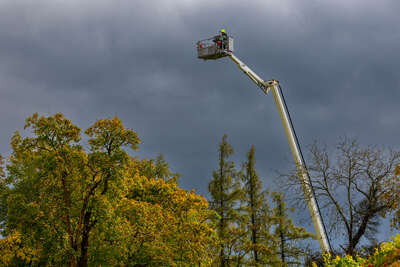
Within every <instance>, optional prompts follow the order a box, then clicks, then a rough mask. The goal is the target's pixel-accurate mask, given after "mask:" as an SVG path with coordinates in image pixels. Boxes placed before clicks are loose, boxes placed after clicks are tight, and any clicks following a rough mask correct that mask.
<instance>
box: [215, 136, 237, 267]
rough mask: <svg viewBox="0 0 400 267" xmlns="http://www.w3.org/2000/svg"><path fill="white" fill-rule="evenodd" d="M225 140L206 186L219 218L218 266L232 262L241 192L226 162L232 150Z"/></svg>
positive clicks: (228, 162) (231, 167)
mask: <svg viewBox="0 0 400 267" xmlns="http://www.w3.org/2000/svg"><path fill="white" fill-rule="evenodd" d="M226 139H227V135H226V134H225V135H224V136H223V137H222V142H221V143H220V144H219V163H218V170H216V171H214V172H213V178H212V180H211V182H210V183H209V186H208V190H209V192H210V194H211V208H212V209H213V210H215V211H216V212H217V213H218V215H219V217H220V219H219V221H218V223H217V232H218V236H219V239H220V248H219V253H218V254H219V255H218V259H217V261H216V262H217V263H218V264H219V265H220V266H229V264H230V262H231V261H232V252H233V249H234V246H235V243H236V241H238V240H239V239H238V238H237V234H238V233H237V232H238V230H240V229H238V225H237V222H238V220H237V219H238V217H239V214H238V211H237V207H236V205H237V204H238V200H239V199H240V196H241V190H240V184H239V182H238V180H237V171H236V169H235V166H234V163H233V162H232V161H229V160H228V158H229V156H231V155H232V154H233V153H234V152H233V148H232V147H231V146H230V145H229V144H228V142H227V141H226ZM240 232H241V231H240ZM239 234H240V233H239Z"/></svg>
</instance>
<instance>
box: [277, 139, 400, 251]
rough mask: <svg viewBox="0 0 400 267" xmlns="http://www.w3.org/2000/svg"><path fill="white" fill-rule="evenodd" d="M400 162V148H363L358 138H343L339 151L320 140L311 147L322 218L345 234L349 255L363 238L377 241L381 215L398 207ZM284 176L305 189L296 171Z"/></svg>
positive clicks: (343, 242) (311, 167) (343, 244)
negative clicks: (396, 170) (396, 178)
mask: <svg viewBox="0 0 400 267" xmlns="http://www.w3.org/2000/svg"><path fill="white" fill-rule="evenodd" d="M399 162H400V153H399V152H398V151H394V150H392V149H383V148H379V147H376V146H367V147H362V146H360V145H359V144H358V143H357V141H356V140H349V139H344V140H342V141H341V142H339V143H338V145H337V149H336V153H335V154H333V153H330V152H328V149H327V147H326V146H325V147H322V146H319V145H318V144H316V143H315V144H313V145H312V146H311V147H310V157H309V160H308V170H309V173H310V177H311V180H312V184H313V187H314V190H315V194H316V197H317V198H318V199H319V201H320V203H321V205H320V206H321V212H322V216H323V218H327V220H326V222H327V223H328V226H329V227H328V229H329V231H330V232H331V233H341V234H343V235H344V236H343V237H341V238H342V239H340V238H339V239H338V243H341V244H340V245H339V246H340V248H341V249H342V250H343V251H344V252H345V253H346V254H350V255H354V254H355V252H356V250H357V248H358V247H359V244H360V242H361V241H362V239H363V238H364V239H373V238H374V235H375V232H376V229H377V225H378V224H379V221H380V219H381V217H382V216H383V215H385V214H386V213H387V212H389V211H390V210H391V209H392V208H393V207H395V206H398V203H399V198H398V194H397V193H396V190H395V188H394V186H395V185H396V183H392V182H391V181H392V179H393V175H392V173H393V170H394V168H395V166H396V164H398V163H399ZM284 176H285V177H286V178H288V179H287V180H286V181H289V183H288V184H289V186H290V187H292V188H293V187H294V188H297V189H300V185H299V182H298V181H299V180H298V178H297V176H296V174H295V173H294V172H293V173H292V174H289V175H284ZM297 195H302V194H301V193H300V191H298V194H297ZM330 236H331V238H332V235H330Z"/></svg>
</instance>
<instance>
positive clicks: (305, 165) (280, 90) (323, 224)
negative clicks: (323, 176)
mask: <svg viewBox="0 0 400 267" xmlns="http://www.w3.org/2000/svg"><path fill="white" fill-rule="evenodd" d="M278 87H279V93H280V94H281V96H282V100H283V104H284V105H285V108H286V111H287V114H288V117H289V122H290V127H291V128H292V130H293V133H294V138H296V142H297V146H298V149H299V152H300V157H301V160H302V161H303V164H304V168H305V170H306V172H307V177H308V182H309V184H310V188H311V193H312V194H313V197H314V199H315V202H316V204H317V209H318V212H319V214H320V218H321V221H322V226H323V227H324V231H325V233H328V232H327V231H326V226H325V222H324V219H323V218H322V216H321V209H320V207H319V203H318V200H317V198H316V197H315V191H314V187H313V185H312V182H311V178H310V175H309V172H308V169H307V164H306V161H305V160H304V157H303V152H302V151H301V147H300V142H299V139H298V138H297V134H296V131H295V129H294V126H293V122H292V118H291V116H290V112H289V108H288V106H287V105H286V100H285V96H284V95H283V91H282V88H281V85H280V84H279V85H278ZM326 238H327V240H328V245H329V250H330V252H332V245H331V241H330V240H329V237H328V235H326Z"/></svg>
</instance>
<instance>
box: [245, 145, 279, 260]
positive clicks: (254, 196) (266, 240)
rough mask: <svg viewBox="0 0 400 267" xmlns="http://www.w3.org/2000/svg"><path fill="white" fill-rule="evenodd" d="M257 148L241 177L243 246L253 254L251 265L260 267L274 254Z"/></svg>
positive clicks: (251, 150)
mask: <svg viewBox="0 0 400 267" xmlns="http://www.w3.org/2000/svg"><path fill="white" fill-rule="evenodd" d="M255 162H256V161H255V148H254V146H252V147H251V149H250V151H249V152H248V153H247V161H246V162H245V163H244V164H243V169H244V170H243V172H242V175H241V178H242V182H243V191H244V194H243V199H242V202H243V207H242V209H243V211H244V214H243V215H244V217H245V218H246V220H245V221H246V225H245V227H246V230H247V235H246V236H245V239H246V241H245V242H244V243H245V245H244V246H243V248H244V250H245V252H246V253H249V252H250V253H251V257H250V258H251V260H250V261H249V262H248V264H250V265H255V266H258V265H260V264H262V263H263V259H265V258H269V259H270V258H271V256H272V255H273V254H274V253H273V252H272V251H273V248H272V247H271V246H270V245H271V244H270V243H271V242H270V241H271V240H272V235H271V234H270V226H271V220H270V217H271V214H270V211H269V207H268V204H267V203H266V197H265V196H266V192H264V191H263V190H262V183H261V181H260V179H259V178H258V174H257V172H256V169H255Z"/></svg>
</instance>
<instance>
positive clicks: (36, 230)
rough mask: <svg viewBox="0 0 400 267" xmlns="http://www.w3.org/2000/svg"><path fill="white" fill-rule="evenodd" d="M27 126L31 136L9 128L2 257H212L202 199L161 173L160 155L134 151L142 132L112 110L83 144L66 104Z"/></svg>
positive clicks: (42, 261) (124, 261) (58, 261)
mask: <svg viewBox="0 0 400 267" xmlns="http://www.w3.org/2000/svg"><path fill="white" fill-rule="evenodd" d="M25 129H30V130H31V133H30V134H28V136H27V137H22V136H21V135H20V134H19V132H16V133H15V134H14V136H13V137H12V141H11V146H12V154H11V156H10V158H9V159H8V164H7V172H6V173H3V172H2V173H1V177H0V189H1V191H0V208H1V211H0V214H1V221H2V233H1V234H2V236H3V237H4V238H3V239H1V242H0V250H1V251H0V255H1V257H2V258H1V261H2V262H3V263H4V265H11V266H16V265H17V266H18V265H21V266H26V265H29V266H45V265H48V266H62V265H65V264H66V265H69V266H88V265H106V266H121V265H127V266H140V265H146V266H149V265H151V266H167V265H185V264H186V265H187V264H192V263H193V262H195V263H199V264H206V263H209V262H210V260H211V252H210V246H211V245H212V244H213V240H215V238H214V237H215V232H214V230H213V229H212V227H211V226H210V225H209V221H210V220H209V218H210V216H213V214H212V212H211V211H210V210H209V209H208V203H207V201H206V200H205V199H204V198H202V197H200V196H198V195H196V194H195V193H194V192H188V191H185V190H183V189H180V188H179V187H178V186H177V185H176V183H175V182H174V181H171V179H166V180H168V181H165V179H164V178H166V176H171V175H170V174H171V172H170V170H169V169H167V167H166V166H165V164H164V165H163V166H162V168H158V167H157V164H155V166H153V165H151V164H150V166H149V165H148V164H144V163H143V161H140V160H138V159H137V158H135V157H132V156H130V155H129V154H128V153H127V151H126V150H125V148H126V147H129V148H131V149H132V150H135V149H137V146H138V144H139V143H140V140H139V138H138V136H137V134H136V133H135V132H134V131H133V130H130V129H126V128H125V127H124V126H123V124H122V122H121V121H120V120H119V119H118V118H113V119H106V120H98V121H96V122H95V123H94V124H93V125H92V126H91V127H89V128H88V129H87V130H86V131H85V133H86V134H87V135H88V137H89V138H88V145H87V146H83V145H81V144H80V139H81V133H80V132H81V131H80V129H79V128H78V127H77V126H75V125H73V124H72V123H71V122H70V121H69V120H68V119H66V118H65V117H64V116H63V115H62V114H56V115H54V116H50V117H39V116H38V115H37V114H34V115H33V116H31V117H29V118H28V119H27V120H26V125H25ZM147 162H148V161H147ZM160 162H161V161H160ZM145 166H146V168H147V170H144V167H145ZM146 173H156V176H157V177H158V178H162V179H158V178H157V179H156V178H155V177H146V176H144V175H145V174H146ZM160 175H164V176H163V177H160ZM172 176H173V175H172ZM172 180H173V179H172ZM186 237H190V238H186Z"/></svg>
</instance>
